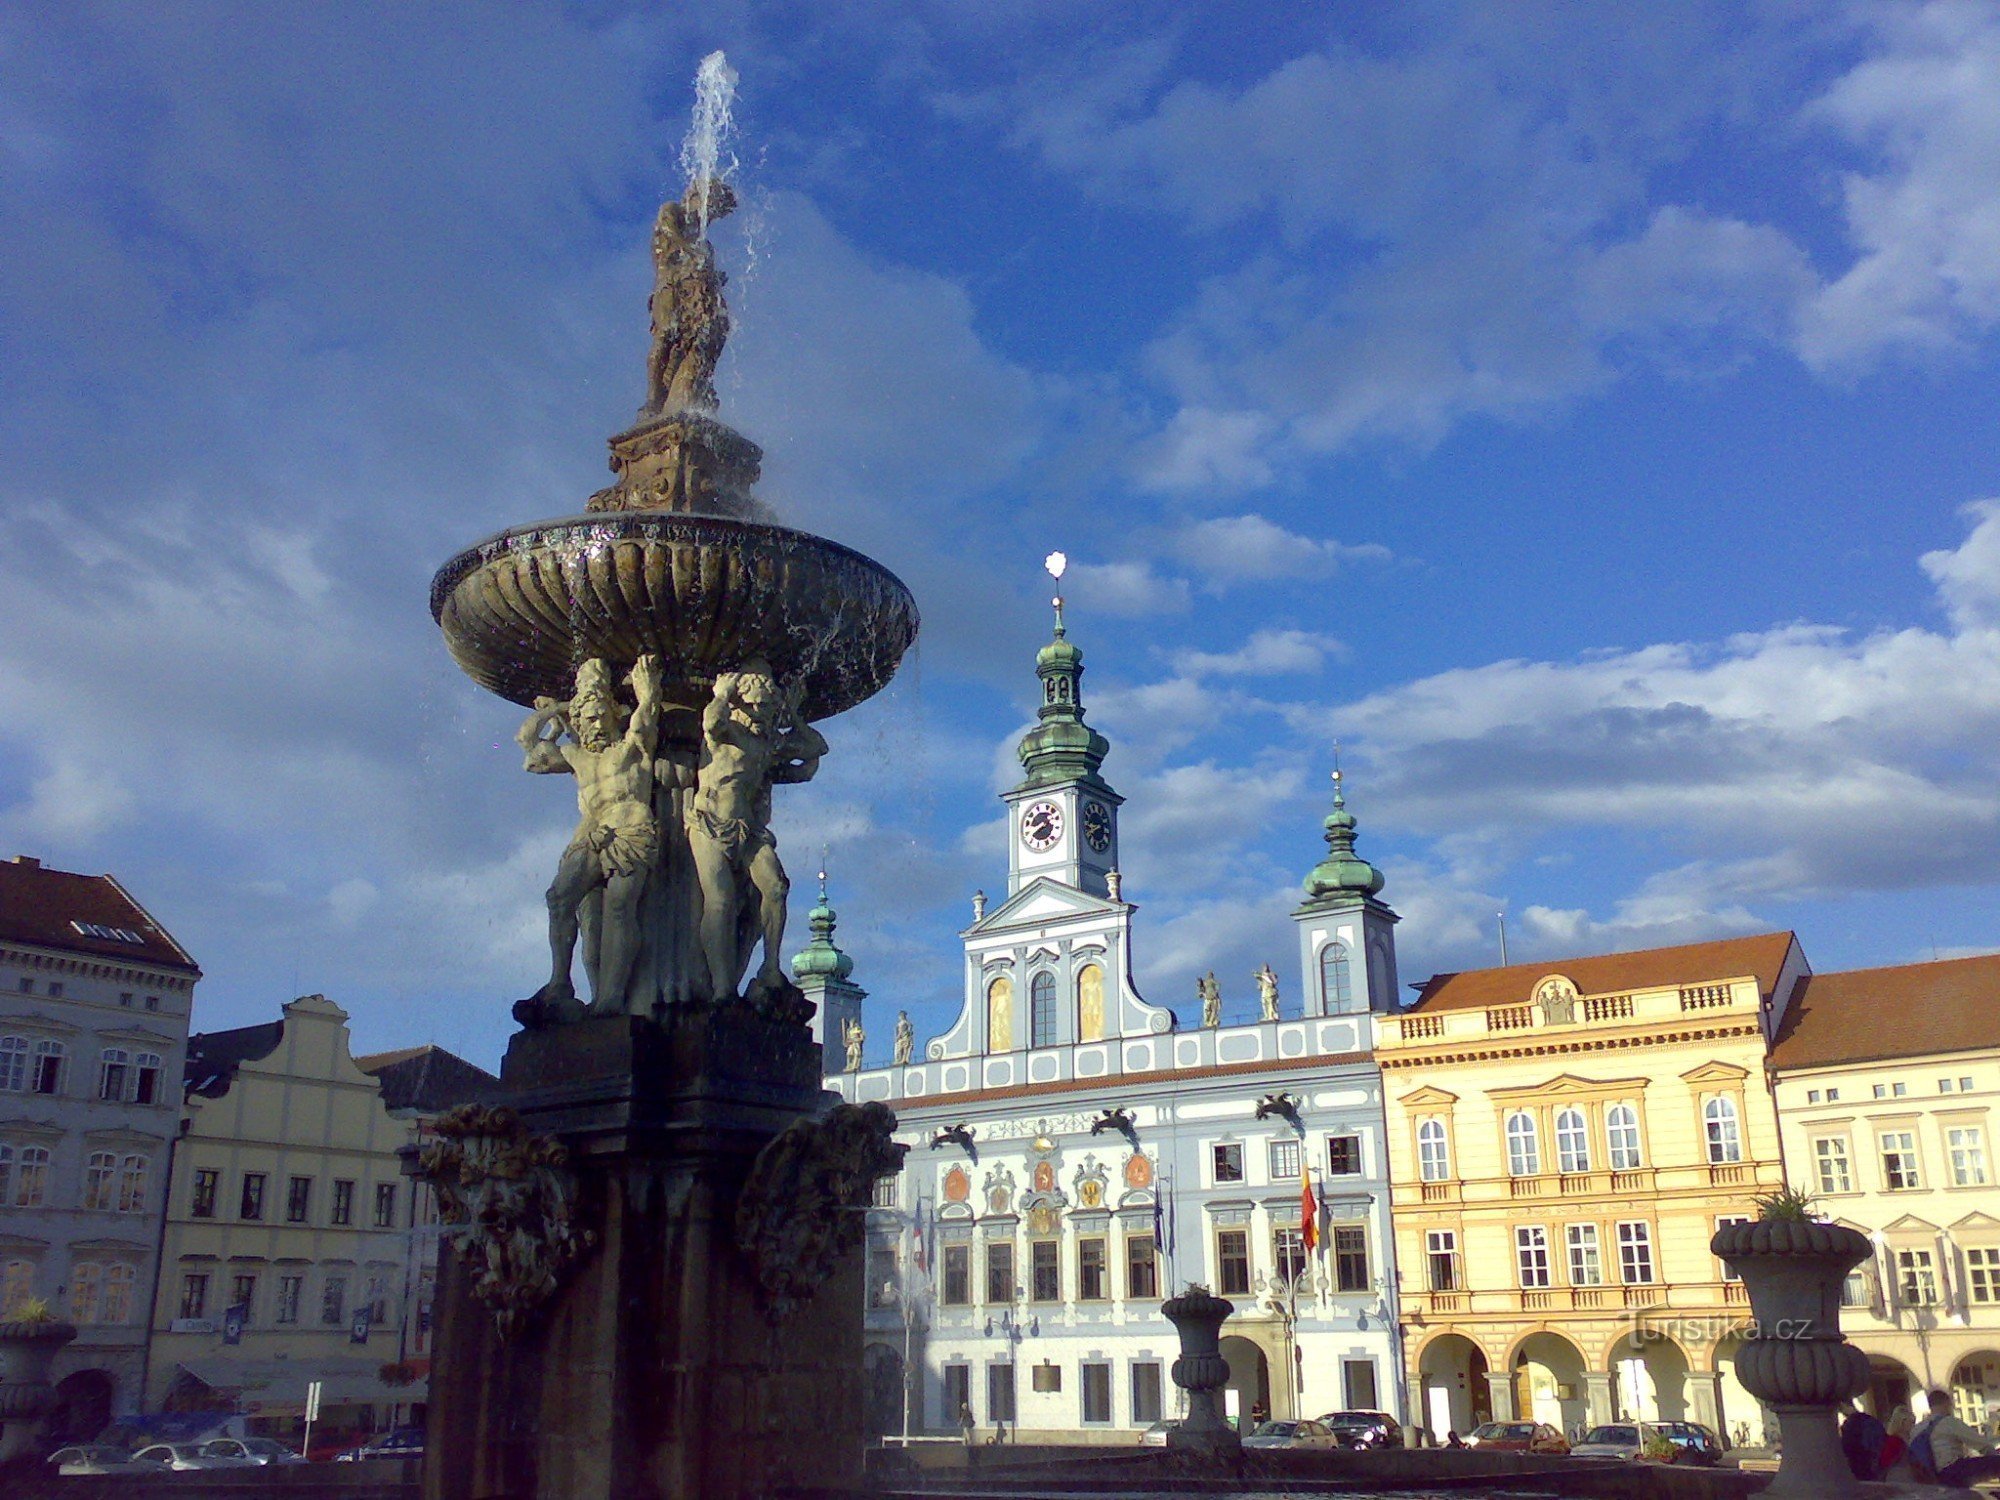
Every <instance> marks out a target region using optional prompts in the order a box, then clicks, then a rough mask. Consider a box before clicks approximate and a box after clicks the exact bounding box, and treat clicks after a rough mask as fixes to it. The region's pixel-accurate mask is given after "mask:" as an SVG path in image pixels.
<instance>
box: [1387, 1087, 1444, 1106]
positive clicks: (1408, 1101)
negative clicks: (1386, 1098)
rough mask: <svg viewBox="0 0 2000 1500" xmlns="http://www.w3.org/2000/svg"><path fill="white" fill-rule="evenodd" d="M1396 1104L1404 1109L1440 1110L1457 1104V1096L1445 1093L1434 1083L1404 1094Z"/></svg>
mask: <svg viewBox="0 0 2000 1500" xmlns="http://www.w3.org/2000/svg"><path fill="white" fill-rule="evenodd" d="M1396 1102H1397V1103H1398V1104H1400V1105H1402V1106H1403V1107H1404V1108H1405V1109H1442V1108H1444V1107H1446V1106H1447V1105H1452V1104H1456V1103H1458V1095H1456V1094H1452V1093H1447V1092H1446V1091H1445V1090H1443V1089H1441V1088H1439V1087H1438V1086H1437V1085H1436V1084H1434V1083H1427V1084H1425V1085H1424V1086H1423V1087H1422V1088H1420V1089H1418V1090H1416V1091H1415V1092H1414V1093H1409V1094H1404V1095H1403V1096H1402V1097H1401V1098H1399V1099H1397V1101H1396Z"/></svg>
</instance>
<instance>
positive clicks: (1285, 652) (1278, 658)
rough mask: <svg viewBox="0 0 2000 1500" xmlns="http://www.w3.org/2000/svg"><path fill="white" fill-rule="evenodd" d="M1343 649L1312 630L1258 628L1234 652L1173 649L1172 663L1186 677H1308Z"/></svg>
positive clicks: (1328, 638)
mask: <svg viewBox="0 0 2000 1500" xmlns="http://www.w3.org/2000/svg"><path fill="white" fill-rule="evenodd" d="M1346 649H1347V648H1346V647H1345V646H1344V645H1342V644H1341V643H1340V642H1339V641H1337V640H1335V639H1334V638H1333V637H1332V636H1330V635H1323V634H1321V633H1320V632H1318V631H1314V630H1259V631H1256V632H1254V633H1253V634H1252V635H1251V637H1250V639H1249V640H1247V641H1245V642H1244V643H1243V644H1242V645H1241V646H1239V647H1237V648H1236V649H1235V650H1234V651H1176V652H1175V653H1174V655H1173V664H1174V670H1175V671H1176V672H1179V673H1181V674H1183V675H1184V676H1188V677H1292V676H1307V675H1310V674H1312V673H1314V672H1317V671H1319V670H1320V669H1321V668H1322V667H1324V666H1325V665H1326V659H1327V658H1328V657H1329V656H1338V655H1340V654H1342V653H1343V652H1345V651H1346Z"/></svg>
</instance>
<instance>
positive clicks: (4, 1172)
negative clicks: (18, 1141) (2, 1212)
mask: <svg viewBox="0 0 2000 1500" xmlns="http://www.w3.org/2000/svg"><path fill="white" fill-rule="evenodd" d="M13 1186H14V1148H13V1147H12V1146H9V1145H7V1144H5V1143H4V1142H0V1204H4V1203H6V1202H8V1201H9V1199H8V1197H7V1194H8V1193H9V1192H10V1191H11V1190H12V1188H13Z"/></svg>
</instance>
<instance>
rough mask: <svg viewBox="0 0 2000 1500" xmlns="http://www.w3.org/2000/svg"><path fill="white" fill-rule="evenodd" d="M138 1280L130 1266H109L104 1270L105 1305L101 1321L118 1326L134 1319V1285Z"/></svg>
mask: <svg viewBox="0 0 2000 1500" xmlns="http://www.w3.org/2000/svg"><path fill="white" fill-rule="evenodd" d="M137 1280H138V1277H137V1276H136V1275H135V1274H134V1272H133V1270H132V1268H131V1267H130V1266H119V1265H114V1266H107V1267H105V1270H104V1306H103V1309H102V1311H101V1312H100V1314H99V1318H100V1321H102V1322H105V1323H109V1324H111V1325H112V1326H114V1327H116V1326H118V1325H120V1324H124V1323H129V1322H131V1321H132V1287H133V1284H134V1283H135V1282H136V1281H137Z"/></svg>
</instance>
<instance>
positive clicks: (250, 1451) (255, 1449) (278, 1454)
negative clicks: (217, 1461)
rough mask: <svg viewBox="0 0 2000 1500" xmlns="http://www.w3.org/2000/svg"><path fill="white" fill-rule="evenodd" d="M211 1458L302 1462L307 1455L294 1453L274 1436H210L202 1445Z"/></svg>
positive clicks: (265, 1461)
mask: <svg viewBox="0 0 2000 1500" xmlns="http://www.w3.org/2000/svg"><path fill="white" fill-rule="evenodd" d="M201 1451H202V1452H203V1453H206V1454H207V1455H208V1456H209V1457H210V1458H247V1459H249V1460H250V1462H251V1463H253V1464H302V1463H304V1462H305V1461H306V1460H305V1455H304V1454H302V1453H294V1452H293V1451H292V1450H291V1449H290V1448H287V1447H286V1446H285V1445H284V1444H283V1443H281V1442H278V1441H277V1440H276V1439H274V1438H267V1437H247V1438H210V1439H209V1440H208V1441H207V1442H205V1443H203V1444H202V1445H201Z"/></svg>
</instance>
